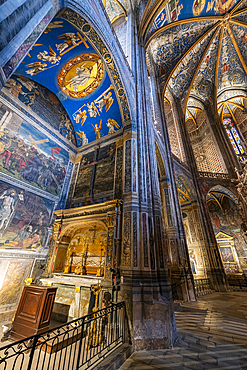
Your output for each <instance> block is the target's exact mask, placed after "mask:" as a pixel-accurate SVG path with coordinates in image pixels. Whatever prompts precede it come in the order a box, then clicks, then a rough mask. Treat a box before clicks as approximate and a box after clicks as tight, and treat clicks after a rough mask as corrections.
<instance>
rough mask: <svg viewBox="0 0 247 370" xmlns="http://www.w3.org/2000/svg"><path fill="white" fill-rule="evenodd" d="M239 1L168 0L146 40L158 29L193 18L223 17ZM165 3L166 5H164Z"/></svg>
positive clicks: (159, 12) (154, 21)
mask: <svg viewBox="0 0 247 370" xmlns="http://www.w3.org/2000/svg"><path fill="white" fill-rule="evenodd" d="M238 2H239V0H166V1H163V2H162V9H161V10H158V14H157V13H156V14H155V16H154V20H153V22H151V23H150V26H149V28H148V32H147V36H146V40H147V39H148V38H149V37H150V36H151V34H152V33H153V32H155V31H156V30H157V29H158V28H160V27H162V26H165V25H167V24H170V23H172V22H176V21H178V20H183V19H188V18H192V17H211V16H221V15H224V14H225V13H226V12H228V11H230V10H231V9H233V8H234V6H235V5H236V4H237V3H238ZM164 3H165V4H164Z"/></svg>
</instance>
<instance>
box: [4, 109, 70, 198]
mask: <svg viewBox="0 0 247 370" xmlns="http://www.w3.org/2000/svg"><path fill="white" fill-rule="evenodd" d="M68 162H69V154H68V152H67V151H66V150H64V149H63V148H61V147H60V146H59V145H58V144H57V143H55V142H54V141H53V140H51V139H50V138H48V137H47V136H46V135H45V134H44V133H42V132H41V131H39V130H38V129H36V128H35V127H33V126H32V125H31V124H30V123H28V122H26V121H25V120H23V119H22V118H21V117H19V116H18V115H17V114H15V113H14V112H13V111H12V110H11V109H10V108H8V107H6V106H5V105H3V104H2V105H1V106H0V171H1V172H3V173H5V174H7V175H10V176H11V177H14V178H17V179H19V180H21V181H24V182H26V183H28V184H31V185H33V186H35V187H37V188H40V189H42V190H44V191H47V192H49V193H51V194H54V195H56V196H59V195H60V193H61V189H62V186H63V182H64V178H65V174H66V169H67V165H68Z"/></svg>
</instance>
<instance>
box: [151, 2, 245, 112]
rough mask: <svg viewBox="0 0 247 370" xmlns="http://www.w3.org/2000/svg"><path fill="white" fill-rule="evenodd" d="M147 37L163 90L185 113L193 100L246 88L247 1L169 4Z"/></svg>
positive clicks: (158, 13) (155, 18)
mask: <svg viewBox="0 0 247 370" xmlns="http://www.w3.org/2000/svg"><path fill="white" fill-rule="evenodd" d="M145 37H146V46H148V47H149V51H150V52H151V55H152V57H153V60H154V62H155V65H156V69H157V73H158V74H159V76H160V78H161V79H162V81H163V86H164V90H165V89H166V88H168V89H170V91H172V93H173V94H174V95H175V96H176V97H177V98H178V99H179V100H180V101H181V102H182V106H183V108H184V112H186V107H187V103H188V101H189V99H190V97H197V98H199V99H200V100H205V99H208V98H210V99H214V98H216V99H217V97H218V96H219V95H220V94H222V92H223V91H224V90H227V89H229V88H230V89H231V88H236V87H238V88H243V87H245V86H246V78H247V76H246V73H247V0H244V1H241V0H193V1H188V0H186V1H185V0H179V1H175V0H169V1H165V4H164V3H163V7H162V9H161V10H159V11H158V12H157V13H156V14H154V16H153V20H152V22H151V23H150V26H149V28H148V31H147V32H146V36H145ZM187 113H188V112H187Z"/></svg>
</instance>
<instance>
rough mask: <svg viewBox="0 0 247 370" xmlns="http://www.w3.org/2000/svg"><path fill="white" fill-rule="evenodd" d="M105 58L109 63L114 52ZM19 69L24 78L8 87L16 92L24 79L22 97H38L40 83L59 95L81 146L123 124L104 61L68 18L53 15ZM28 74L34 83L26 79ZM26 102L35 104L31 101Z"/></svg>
mask: <svg viewBox="0 0 247 370" xmlns="http://www.w3.org/2000/svg"><path fill="white" fill-rule="evenodd" d="M84 29H85V33H87V32H89V31H90V26H89V25H85V26H84ZM106 58H108V59H109V60H108V63H109V62H110V61H111V55H110V54H109V56H107V55H106ZM106 58H105V59H106ZM15 73H16V75H17V76H22V77H21V78H22V80H19V81H18V80H17V79H15V80H14V79H13V81H12V85H13V86H11V85H10V83H9V86H7V87H9V88H12V90H13V88H14V86H15V87H16V86H18V83H22V85H24V87H23V86H22V88H23V89H22V91H21V92H20V93H19V94H18V95H19V98H20V99H22V98H23V99H24V98H28V97H29V100H30V97H31V96H30V94H33V99H36V98H37V96H38V95H40V90H37V89H38V86H39V85H41V86H43V87H45V88H47V89H48V90H49V91H51V92H52V93H53V94H55V95H56V96H55V100H54V98H53V100H54V102H56V99H59V101H60V102H61V103H62V105H63V107H64V108H65V111H66V112H67V115H68V117H69V118H70V121H71V122H72V124H73V127H74V132H75V137H76V145H77V146H78V147H80V146H82V145H84V144H87V143H90V142H92V141H95V140H96V139H99V138H100V137H102V136H106V135H108V134H109V133H110V132H111V133H114V131H117V130H118V129H120V128H121V127H122V119H123V114H122V111H121V106H120V105H119V102H118V99H119V97H118V96H117V95H116V90H115V84H114V82H113V81H112V79H111V77H110V74H109V73H108V70H107V67H106V64H105V61H104V60H103V59H102V58H101V56H100V55H99V52H98V51H97V49H96V48H95V47H94V46H93V44H92V43H90V41H89V39H87V38H86V37H85V35H84V34H83V33H82V32H79V31H78V29H77V28H76V27H75V26H74V25H72V24H71V23H70V22H68V21H67V20H65V19H64V18H54V19H53V21H52V22H51V23H50V24H49V26H48V27H47V29H46V30H45V31H44V33H43V34H42V36H41V37H40V38H39V39H38V40H37V41H36V43H35V44H34V45H33V47H32V49H31V50H30V52H29V53H28V54H27V56H26V57H25V59H24V60H23V61H22V62H21V64H20V65H19V67H18V69H17V70H16V72H15ZM23 77H24V78H25V79H24V80H23ZM27 78H28V79H29V81H30V82H31V83H32V84H31V85H30V84H28V82H25V81H27V80H26V79H27ZM23 81H24V83H23ZM34 83H36V85H35V84H34ZM27 89H29V91H28V90H27ZM32 90H34V91H32ZM35 94H36V95H35ZM46 95H47V94H46ZM24 100H25V99H24ZM51 102H52V100H51ZM24 103H25V101H24ZM28 106H29V107H30V108H31V103H30V104H28ZM44 109H45V107H44ZM54 109H55V106H54ZM65 129H66V127H65ZM110 129H111V130H110ZM60 133H62V132H61V130H60Z"/></svg>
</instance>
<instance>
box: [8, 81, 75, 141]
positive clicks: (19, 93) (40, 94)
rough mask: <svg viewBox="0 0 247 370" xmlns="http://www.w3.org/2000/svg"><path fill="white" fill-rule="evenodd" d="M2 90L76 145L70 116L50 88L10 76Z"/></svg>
mask: <svg viewBox="0 0 247 370" xmlns="http://www.w3.org/2000/svg"><path fill="white" fill-rule="evenodd" d="M3 91H7V92H9V93H11V94H12V95H13V97H14V98H15V99H18V100H19V101H20V102H22V103H23V104H25V105H26V106H27V107H28V108H29V109H31V110H32V111H33V112H34V113H36V114H37V115H38V116H39V117H40V118H42V119H43V120H44V121H46V122H47V123H49V124H50V125H51V127H53V128H54V129H55V130H57V131H58V132H59V133H60V134H61V135H62V136H63V137H65V138H66V139H67V140H70V141H71V142H72V143H73V144H74V145H76V139H75V132H74V127H73V125H72V124H71V121H70V118H69V116H68V114H67V112H66V110H65V108H64V107H63V105H62V104H61V102H60V101H59V99H58V98H57V96H56V95H55V94H53V93H52V92H51V91H50V90H48V89H47V88H45V87H43V86H42V85H40V84H39V83H36V82H34V81H32V80H30V79H29V78H26V77H18V76H16V75H13V76H11V78H10V79H9V80H8V81H7V83H6V84H5V86H4V89H3Z"/></svg>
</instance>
